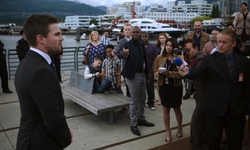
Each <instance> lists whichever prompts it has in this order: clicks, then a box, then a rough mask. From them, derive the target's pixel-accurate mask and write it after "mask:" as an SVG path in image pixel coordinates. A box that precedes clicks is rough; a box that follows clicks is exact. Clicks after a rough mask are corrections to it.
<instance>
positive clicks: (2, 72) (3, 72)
mask: <svg viewBox="0 0 250 150" xmlns="http://www.w3.org/2000/svg"><path fill="white" fill-rule="evenodd" d="M4 51H5V50H4V44H3V42H2V41H1V40H0V78H1V82H2V89H3V93H8V94H11V93H12V91H11V90H10V89H9V83H8V72H7V65H6V57H5V53H4Z"/></svg>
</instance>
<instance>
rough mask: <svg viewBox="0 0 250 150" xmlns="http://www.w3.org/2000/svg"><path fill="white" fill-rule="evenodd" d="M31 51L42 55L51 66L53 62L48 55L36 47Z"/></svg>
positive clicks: (31, 48)
mask: <svg viewBox="0 0 250 150" xmlns="http://www.w3.org/2000/svg"><path fill="white" fill-rule="evenodd" d="M30 50H32V51H33V52H36V53H37V54H39V55H41V56H42V57H43V58H44V59H45V60H46V61H47V62H48V64H50V63H51V62H52V61H51V58H50V56H49V55H48V54H46V53H44V52H42V51H40V50H38V49H36V48H34V47H30Z"/></svg>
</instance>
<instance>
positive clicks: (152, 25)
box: [112, 18, 188, 37]
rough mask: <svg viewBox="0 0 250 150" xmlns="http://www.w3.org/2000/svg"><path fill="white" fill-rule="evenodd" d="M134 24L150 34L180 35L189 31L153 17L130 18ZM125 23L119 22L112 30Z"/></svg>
mask: <svg viewBox="0 0 250 150" xmlns="http://www.w3.org/2000/svg"><path fill="white" fill-rule="evenodd" d="M128 23H130V24H131V25H132V26H139V27H140V28H141V30H142V31H143V32H148V33H150V34H154V33H156V34H159V33H162V32H163V33H168V34H169V35H170V36H172V37H179V36H180V35H181V34H183V33H185V32H187V31H188V29H178V28H173V27H171V26H170V25H168V24H165V23H158V22H156V21H155V20H153V19H147V18H137V19H130V20H129V22H128ZM123 25H124V24H117V25H116V27H117V28H114V29H113V30H112V31H120V29H121V28H122V27H123Z"/></svg>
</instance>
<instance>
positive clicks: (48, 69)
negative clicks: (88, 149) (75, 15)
mask: <svg viewBox="0 0 250 150" xmlns="http://www.w3.org/2000/svg"><path fill="white" fill-rule="evenodd" d="M23 27H24V33H25V35H26V37H27V41H28V43H29V44H30V50H29V51H28V53H27V55H26V56H25V58H24V59H23V60H22V61H21V62H20V64H19V66H18V68H17V70H16V75H15V87H16V91H17V95H18V99H19V102H20V108H21V119H20V127H19V131H18V136H17V145H16V149H17V150H45V149H46V150H63V149H64V148H65V147H67V146H68V145H70V144H71V142H72V134H71V132H70V129H69V127H68V124H67V122H66V117H65V115H64V101H63V96H62V91H61V86H60V84H59V82H58V79H57V76H56V72H55V68H54V65H53V64H52V63H51V58H50V55H52V54H56V53H60V52H61V51H62V46H61V45H62V41H63V37H62V33H61V30H60V29H59V27H58V25H57V18H56V17H54V16H51V15H47V14H35V15H32V16H30V17H29V18H28V19H27V20H26V21H25V23H24V26H23Z"/></svg>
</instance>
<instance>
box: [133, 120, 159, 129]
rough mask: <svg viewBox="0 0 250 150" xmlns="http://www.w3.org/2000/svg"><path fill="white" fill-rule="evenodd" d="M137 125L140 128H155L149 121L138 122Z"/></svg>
mask: <svg viewBox="0 0 250 150" xmlns="http://www.w3.org/2000/svg"><path fill="white" fill-rule="evenodd" d="M137 125H138V126H145V127H153V126H155V125H154V124H153V123H150V122H147V120H138V121H137Z"/></svg>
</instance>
